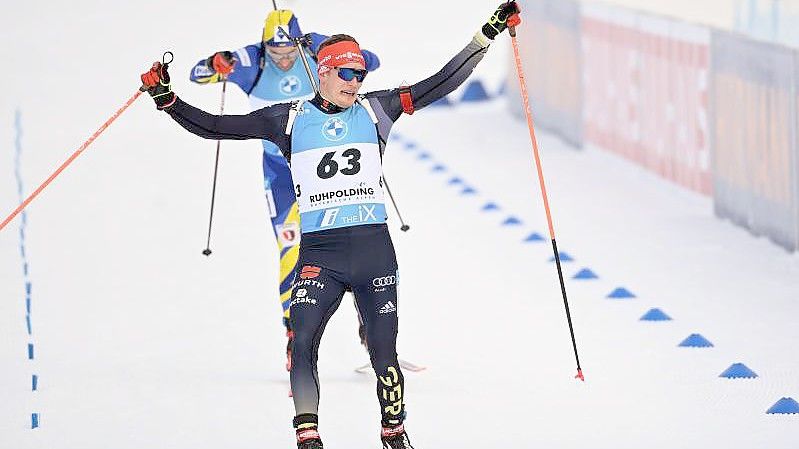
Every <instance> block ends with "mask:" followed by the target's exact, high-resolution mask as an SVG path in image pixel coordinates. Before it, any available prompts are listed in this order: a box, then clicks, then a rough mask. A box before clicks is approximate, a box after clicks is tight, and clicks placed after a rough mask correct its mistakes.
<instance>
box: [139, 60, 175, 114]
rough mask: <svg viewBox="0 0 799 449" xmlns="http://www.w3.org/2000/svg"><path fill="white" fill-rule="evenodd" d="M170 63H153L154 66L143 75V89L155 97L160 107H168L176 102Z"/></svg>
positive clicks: (156, 103) (154, 99)
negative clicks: (171, 82)
mask: <svg viewBox="0 0 799 449" xmlns="http://www.w3.org/2000/svg"><path fill="white" fill-rule="evenodd" d="M168 69H169V64H161V63H160V62H155V63H153V67H152V68H151V69H150V70H149V71H148V72H145V73H142V75H141V82H142V87H141V89H142V90H147V93H148V94H150V96H151V97H153V101H155V105H156V106H157V107H158V109H166V108H168V107H170V106H172V105H173V104H174V103H175V100H176V99H177V97H176V96H175V93H174V92H172V85H171V84H170V83H169V72H168V71H167V70H168Z"/></svg>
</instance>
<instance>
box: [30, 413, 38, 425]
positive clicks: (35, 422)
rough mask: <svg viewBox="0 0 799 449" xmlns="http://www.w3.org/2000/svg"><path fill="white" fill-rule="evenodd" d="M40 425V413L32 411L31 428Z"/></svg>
mask: <svg viewBox="0 0 799 449" xmlns="http://www.w3.org/2000/svg"><path fill="white" fill-rule="evenodd" d="M37 427H39V414H38V413H31V429H35V428H37Z"/></svg>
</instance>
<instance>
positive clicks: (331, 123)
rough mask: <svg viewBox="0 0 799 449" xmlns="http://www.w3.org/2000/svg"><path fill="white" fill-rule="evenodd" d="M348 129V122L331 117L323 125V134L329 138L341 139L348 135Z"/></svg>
mask: <svg viewBox="0 0 799 449" xmlns="http://www.w3.org/2000/svg"><path fill="white" fill-rule="evenodd" d="M347 131H348V130H347V123H346V122H344V120H341V119H340V118H338V117H331V118H329V119H327V121H326V122H325V124H324V125H322V135H323V136H325V139H327V140H333V141H336V140H341V139H343V138H344V137H345V136H346V135H347Z"/></svg>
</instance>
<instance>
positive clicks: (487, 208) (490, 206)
mask: <svg viewBox="0 0 799 449" xmlns="http://www.w3.org/2000/svg"><path fill="white" fill-rule="evenodd" d="M498 209H499V206H497V205H496V204H495V203H486V204H485V206H483V207H482V208H481V209H480V210H482V211H484V212H488V211H492V210H498Z"/></svg>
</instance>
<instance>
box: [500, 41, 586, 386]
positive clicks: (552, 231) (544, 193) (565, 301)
mask: <svg viewBox="0 0 799 449" xmlns="http://www.w3.org/2000/svg"><path fill="white" fill-rule="evenodd" d="M508 31H509V32H510V36H511V43H512V44H513V56H514V59H515V61H516V74H517V75H518V77H519V89H520V90H521V94H522V99H523V100H524V112H525V115H526V116H527V128H528V129H529V130H530V140H531V141H532V143H533V155H534V156H535V167H536V170H537V171H538V183H539V184H540V186H541V195H542V196H543V197H544V209H545V210H546V213H547V224H548V225H549V237H550V239H552V250H553V251H554V252H555V265H556V266H557V268H558V279H559V280H560V291H561V293H562V294H563V305H564V306H565V307H566V319H567V320H568V322H569V332H570V333H571V337H572V347H573V348H574V358H575V360H576V361H577V375H576V376H574V377H575V378H576V379H580V380H582V381H585V378H584V377H583V370H582V368H580V356H579V355H577V341H576V340H575V338H574V326H572V317H571V313H570V312H569V300H568V299H567V298H566V284H565V283H564V282H563V270H562V269H561V266H560V254H559V253H558V244H557V242H556V241H555V227H554V226H553V225H552V213H551V212H550V210H549V199H548V198H547V188H546V185H545V184H544V171H543V169H542V168H541V157H540V156H539V154H538V140H537V139H536V137H535V125H534V124H533V114H532V113H531V112H530V98H529V96H528V94H527V84H526V82H525V80H524V70H522V59H521V57H520V56H519V43H518V42H517V41H516V26H515V25H514V26H510V27H509V29H508Z"/></svg>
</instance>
